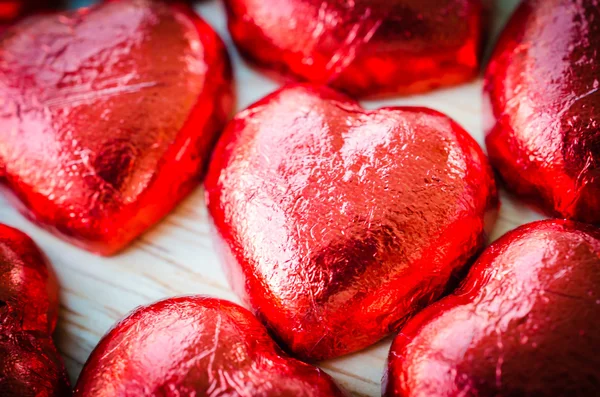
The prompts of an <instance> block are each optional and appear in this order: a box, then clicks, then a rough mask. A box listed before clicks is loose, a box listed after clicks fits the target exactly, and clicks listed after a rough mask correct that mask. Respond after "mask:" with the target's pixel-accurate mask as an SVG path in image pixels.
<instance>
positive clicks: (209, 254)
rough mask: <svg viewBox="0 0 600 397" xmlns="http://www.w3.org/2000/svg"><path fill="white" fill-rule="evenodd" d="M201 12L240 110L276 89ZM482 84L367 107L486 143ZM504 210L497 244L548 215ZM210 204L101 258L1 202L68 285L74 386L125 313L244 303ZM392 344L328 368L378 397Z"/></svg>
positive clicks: (65, 329) (214, 9)
mask: <svg viewBox="0 0 600 397" xmlns="http://www.w3.org/2000/svg"><path fill="white" fill-rule="evenodd" d="M517 2H518V0H496V3H497V5H496V9H495V10H494V16H495V17H494V21H493V22H494V23H493V28H492V30H493V31H494V32H497V31H498V29H499V27H500V26H501V25H502V24H503V22H504V21H505V19H506V17H507V15H509V13H510V11H511V10H512V9H513V8H514V6H515V4H516V3H517ZM197 9H198V11H199V13H200V14H201V15H202V16H203V17H204V18H205V19H206V20H207V21H208V22H209V23H210V24H211V25H212V26H213V27H214V28H215V29H216V30H218V32H219V33H220V34H221V37H222V38H223V39H224V40H225V41H227V44H228V46H229V48H230V53H231V55H232V58H233V60H234V65H235V73H236V79H237V80H236V81H237V89H238V95H239V101H238V108H239V109H243V108H245V107H246V106H248V105H249V104H251V103H252V102H254V101H256V100H258V99H260V98H261V97H263V96H264V95H265V94H267V93H269V92H271V91H273V90H274V89H275V88H276V87H277V85H276V84H275V83H274V82H273V81H271V80H269V79H267V78H266V77H263V76H261V75H259V74H257V73H256V72H254V71H252V70H250V69H249V68H248V67H247V66H246V65H245V64H244V63H243V62H242V61H241V60H240V58H239V55H238V54H237V53H236V52H235V50H234V48H233V46H232V45H231V40H230V38H229V35H228V33H227V30H226V27H225V16H224V13H223V10H222V5H221V4H220V3H219V2H217V1H208V2H203V3H202V4H201V5H199V6H198V7H197ZM481 86H482V82H481V79H479V80H477V81H474V82H472V83H470V84H467V85H464V86H461V87H458V88H454V89H448V90H441V91H437V92H435V93H433V94H428V95H420V96H414V97H409V98H399V99H398V98H396V99H390V100H385V101H377V102H365V103H364V106H366V107H368V108H373V107H380V106H389V105H419V106H429V107H432V108H434V109H437V110H440V111H442V112H444V113H446V114H448V115H450V116H451V117H454V118H455V119H456V120H457V121H458V122H459V123H461V124H462V125H463V126H464V127H465V128H466V129H467V130H468V131H469V132H470V133H471V134H472V135H473V136H474V137H475V138H476V139H477V141H478V142H479V143H480V144H483V132H482V127H481ZM502 198H503V203H502V210H501V213H500V218H499V221H498V223H497V226H496V229H495V231H494V234H493V236H492V237H493V238H497V237H499V236H500V235H501V234H503V233H505V232H506V231H508V230H510V229H513V228H514V227H516V226H518V225H520V224H522V223H526V222H529V221H533V220H535V219H540V218H541V216H540V215H539V214H536V213H534V212H532V211H531V210H529V209H528V208H525V207H523V206H521V205H519V204H518V203H516V202H515V201H513V200H511V199H510V198H508V197H506V195H505V194H503V197H502ZM207 220H208V219H207V212H206V208H205V205H204V192H203V190H202V189H201V188H199V189H197V190H196V191H195V192H194V193H193V194H192V195H191V196H190V197H189V198H188V199H187V200H185V201H184V202H183V203H182V204H181V205H180V206H179V208H177V210H176V211H175V212H174V213H172V214H171V215H170V216H168V217H167V218H166V219H165V220H164V221H163V222H161V223H160V224H158V225H157V226H156V227H155V228H153V229H152V230H151V231H150V232H148V233H146V234H145V235H143V236H142V237H141V238H140V239H139V240H138V241H137V242H135V243H134V244H133V245H132V246H131V247H130V248H129V249H128V250H126V251H125V252H124V253H122V254H121V255H118V256H116V257H113V258H101V257H98V256H94V255H92V254H89V253H87V252H85V251H82V250H79V249H77V248H74V247H72V246H70V245H68V244H66V243H64V242H62V241H61V240H58V239H57V238H55V237H53V236H51V235H50V234H48V233H46V232H44V231H42V230H40V229H39V228H37V227H36V226H34V225H32V224H31V223H29V222H27V221H26V220H25V219H24V218H23V217H22V216H20V215H19V214H18V213H17V212H16V211H15V210H14V209H12V208H11V207H9V206H8V204H7V203H6V201H5V200H4V199H3V198H1V197H0V222H2V223H6V224H9V225H12V226H15V227H17V228H19V229H21V230H23V231H25V232H26V233H28V234H29V235H30V236H32V237H33V238H34V240H35V241H36V242H37V243H38V244H39V245H40V246H41V247H42V249H43V250H44V251H45V252H46V254H47V255H48V257H49V258H50V260H51V261H52V263H53V265H54V268H55V269H56V272H57V274H58V277H59V281H60V283H61V286H62V295H61V314H60V319H59V324H58V329H57V332H56V340H57V344H58V346H59V348H60V350H61V352H62V354H63V356H64V357H65V361H66V364H67V367H68V370H69V374H70V376H71V378H72V380H73V381H75V379H76V378H77V376H78V374H79V372H80V370H81V367H82V365H83V363H84V362H85V360H86V359H87V357H88V355H89V354H90V352H91V350H92V349H93V348H94V346H95V345H96V343H97V342H98V340H99V338H100V337H101V336H102V335H103V334H104V333H105V332H106V331H107V330H108V329H109V328H110V327H111V326H112V324H113V323H114V322H115V321H117V320H118V319H120V318H121V317H122V316H123V315H124V314H125V313H127V312H129V311H130V310H131V309H133V308H134V307H136V306H138V305H142V304H147V303H150V302H153V301H155V300H157V299H160V298H164V297H169V296H174V295H182V294H206V295H212V296H217V297H222V298H225V299H230V300H233V301H238V300H237V298H236V296H235V295H234V294H233V293H232V292H231V291H230V289H229V287H228V284H227V281H226V278H225V276H224V274H223V272H222V270H221V265H220V263H219V260H218V258H217V256H216V255H215V252H214V250H213V247H212V241H211V238H210V235H209V226H208V222H207ZM389 343H390V340H389V339H388V340H385V341H383V342H380V343H379V344H377V345H376V346H373V347H371V348H369V349H367V350H365V351H363V352H360V353H357V354H354V355H351V356H348V357H344V358H340V359H336V360H331V361H328V362H324V363H322V364H321V366H322V367H323V368H324V369H325V370H326V371H327V372H329V373H330V374H332V375H333V376H334V377H335V378H336V379H337V380H338V381H339V382H340V384H342V385H343V386H345V387H346V388H347V389H348V390H350V391H352V392H354V393H355V394H356V395H358V396H379V395H380V382H381V376H382V374H383V370H384V366H385V359H386V356H387V353H388V349H389Z"/></svg>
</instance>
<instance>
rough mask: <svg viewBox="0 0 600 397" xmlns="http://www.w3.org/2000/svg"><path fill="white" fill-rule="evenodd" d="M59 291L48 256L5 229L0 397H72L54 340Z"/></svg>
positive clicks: (0, 255) (1, 237) (1, 238)
mask: <svg viewBox="0 0 600 397" xmlns="http://www.w3.org/2000/svg"><path fill="white" fill-rule="evenodd" d="M57 317H58V285H57V283H56V278H55V277H54V274H53V273H52V270H51V269H50V268H49V266H48V263H47V261H46V259H45V257H44V255H43V254H42V253H41V252H40V250H39V249H38V248H37V246H36V245H35V243H34V242H33V241H32V240H31V239H30V238H29V237H27V236H26V235H25V234H23V233H21V232H20V231H18V230H16V229H13V228H11V227H8V226H4V225H0V395H1V396H2V397H67V396H69V395H70V386H69V380H68V378H67V373H66V370H65V367H64V364H63V362H62V359H61V357H60V355H59V354H58V351H57V350H56V347H55V346H54V342H53V341H52V337H51V334H52V333H53V332H54V327H55V325H56V320H57Z"/></svg>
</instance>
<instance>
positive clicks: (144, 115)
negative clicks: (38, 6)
mask: <svg viewBox="0 0 600 397" xmlns="http://www.w3.org/2000/svg"><path fill="white" fill-rule="evenodd" d="M0 97H1V98H3V99H4V100H3V101H2V102H0V178H3V179H4V181H5V183H6V185H7V186H8V188H9V189H10V190H12V192H13V193H14V195H15V196H16V197H17V198H18V199H19V200H18V201H19V203H20V208H21V210H22V211H23V212H24V213H25V214H27V215H28V216H29V217H30V218H32V219H33V220H35V221H36V222H38V223H39V224H41V225H42V226H43V227H45V228H47V229H50V230H51V231H53V232H54V233H56V234H59V235H60V236H62V237H63V238H65V239H68V240H69V241H71V242H73V243H74V244H77V245H79V246H82V247H84V248H86V249H88V250H91V251H94V252H98V253H101V254H112V253H115V252H116V251H118V250H120V249H122V248H123V247H125V246H126V245H127V244H128V243H129V242H130V241H131V240H133V239H134V238H135V237H137V236H138V235H139V234H141V233H142V232H144V231H145V230H146V229H148V228H149V227H150V226H152V225H153V224H154V223H156V222H157V221H158V220H160V219H161V218H162V217H163V216H164V215H166V214H167V213H168V212H169V211H170V210H171V209H173V207H174V206H175V205H176V204H177V203H178V202H179V201H180V200H181V199H182V198H183V197H185V196H186V195H187V194H188V193H189V192H190V190H191V189H192V188H194V187H195V186H196V185H197V183H198V182H199V180H200V174H201V172H202V169H203V166H204V164H205V161H206V159H207V156H208V153H209V151H210V149H211V148H212V145H213V143H214V141H215V139H216V137H217V135H218V133H219V132H220V130H221V128H222V126H223V125H224V123H225V121H226V118H227V116H228V114H229V112H230V110H231V109H232V94H231V74H230V67H229V62H228V58H227V54H226V50H225V48H224V46H223V44H222V43H221V41H220V39H219V38H218V37H217V35H216V34H215V33H214V31H213V30H212V29H211V28H210V27H209V26H208V25H207V24H206V23H204V22H203V21H202V20H201V19H200V18H199V17H198V16H196V15H195V14H193V12H192V11H190V10H189V9H188V8H187V7H185V6H168V5H165V4H164V3H160V2H152V1H143V0H133V1H127V2H109V3H105V4H102V5H99V6H97V7H94V8H91V9H89V10H80V11H78V12H73V13H65V14H56V15H52V16H39V17H32V18H29V19H27V20H26V21H24V22H22V23H20V24H18V25H16V26H15V27H13V28H12V29H10V30H9V31H8V32H7V33H6V34H5V35H4V36H3V38H2V40H1V41H0Z"/></svg>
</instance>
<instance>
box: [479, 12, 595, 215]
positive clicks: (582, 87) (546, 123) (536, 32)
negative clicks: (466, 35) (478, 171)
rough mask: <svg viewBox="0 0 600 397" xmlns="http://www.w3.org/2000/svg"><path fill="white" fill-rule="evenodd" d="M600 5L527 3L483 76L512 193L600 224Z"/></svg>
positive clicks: (492, 144) (492, 131)
mask: <svg viewBox="0 0 600 397" xmlns="http://www.w3.org/2000/svg"><path fill="white" fill-rule="evenodd" d="M598 42H600V7H599V6H598V4H597V3H596V2H593V1H577V2H574V1H571V0H526V1H524V2H523V3H522V4H521V6H520V7H519V8H518V9H517V11H516V12H515V14H514V15H513V17H512V19H511V20H510V22H509V23H508V25H507V27H506V29H505V31H504V33H503V34H502V36H501V37H500V40H499V42H498V45H497V46H496V50H495V52H494V55H493V57H492V60H491V62H490V64H489V67H488V70H487V73H486V79H485V97H486V101H487V102H488V106H487V116H486V118H487V121H486V123H487V126H486V128H487V131H488V135H487V138H486V143H487V147H488V152H489V155H490V160H491V162H492V165H494V166H495V167H496V169H497V170H498V171H499V173H500V175H501V176H502V178H503V179H504V181H505V182H506V184H507V186H508V187H509V188H510V190H512V191H513V192H514V193H516V194H518V195H519V196H522V197H524V198H527V199H528V200H529V201H532V202H534V203H535V204H537V205H538V206H540V207H541V208H542V209H544V210H545V211H546V212H548V213H550V214H552V215H555V216H558V217H561V218H569V219H575V220H580V221H584V222H589V223H600V51H598Z"/></svg>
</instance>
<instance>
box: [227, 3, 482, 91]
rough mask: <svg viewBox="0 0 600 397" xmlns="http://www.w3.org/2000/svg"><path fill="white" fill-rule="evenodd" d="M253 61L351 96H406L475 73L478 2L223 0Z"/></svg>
mask: <svg viewBox="0 0 600 397" xmlns="http://www.w3.org/2000/svg"><path fill="white" fill-rule="evenodd" d="M225 5H226V7H227V12H228V16H229V30H230V32H231V35H232V37H233V39H234V41H235V43H236V45H237V46H238V48H239V49H240V51H241V52H242V54H244V55H245V56H246V57H247V58H248V59H250V60H251V61H252V62H254V63H255V64H258V65H259V66H261V67H263V68H266V69H270V70H274V71H276V72H279V73H282V74H283V75H286V76H292V77H294V78H296V79H299V80H306V81H311V82H314V83H320V84H328V85H331V86H333V87H336V88H338V89H341V90H343V91H346V92H348V93H350V94H353V95H356V96H373V95H381V94H390V93H394V94H395V93H400V94H409V93H415V92H421V91H426V90H430V89H433V88H437V87H441V86H447V85H453V84H457V83H462V82H464V81H467V80H469V79H471V78H473V77H475V76H476V75H477V71H478V66H479V52H480V51H479V50H480V44H481V32H482V13H483V12H482V5H481V1H480V0H376V1H372V0H369V1H367V0H355V1H345V2H344V1H334V0H271V1H266V0H225Z"/></svg>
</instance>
